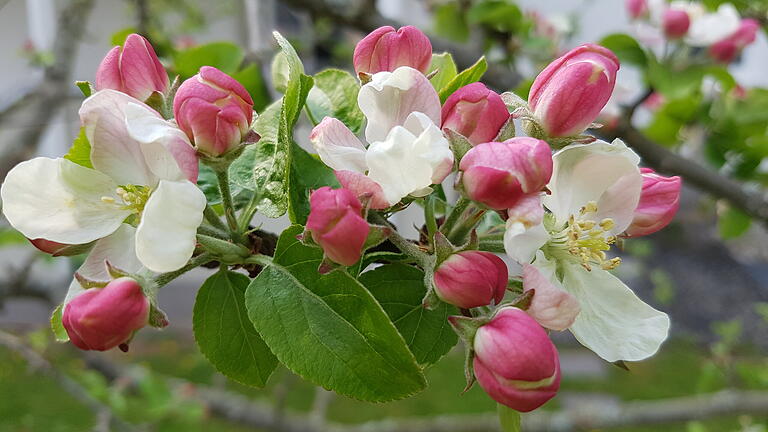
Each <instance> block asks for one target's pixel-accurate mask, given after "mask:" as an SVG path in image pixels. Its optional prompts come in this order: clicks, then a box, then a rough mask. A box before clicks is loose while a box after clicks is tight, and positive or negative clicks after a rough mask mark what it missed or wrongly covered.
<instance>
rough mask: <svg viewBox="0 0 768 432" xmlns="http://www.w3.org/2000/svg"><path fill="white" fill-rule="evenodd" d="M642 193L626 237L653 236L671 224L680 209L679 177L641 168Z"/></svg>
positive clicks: (680, 184)
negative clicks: (665, 175)
mask: <svg viewBox="0 0 768 432" xmlns="http://www.w3.org/2000/svg"><path fill="white" fill-rule="evenodd" d="M640 172H641V173H642V174H643V192H642V193H641V195H640V202H639V203H638V204H637V208H636V209H635V218H634V219H633V220H632V225H630V226H629V228H627V236H628V237H639V236H645V235H648V234H653V233H655V232H656V231H658V230H660V229H662V228H664V227H665V226H667V225H669V223H670V222H672V219H673V218H674V217H675V213H677V209H678V207H680V187H681V186H682V181H681V180H680V177H678V176H674V177H664V176H661V175H658V174H656V172H654V171H653V170H652V169H650V168H641V169H640Z"/></svg>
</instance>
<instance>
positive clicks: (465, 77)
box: [440, 56, 488, 103]
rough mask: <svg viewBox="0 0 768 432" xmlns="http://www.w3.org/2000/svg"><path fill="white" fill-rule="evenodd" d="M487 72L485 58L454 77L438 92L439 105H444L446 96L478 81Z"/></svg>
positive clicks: (481, 58)
mask: <svg viewBox="0 0 768 432" xmlns="http://www.w3.org/2000/svg"><path fill="white" fill-rule="evenodd" d="M486 70H488V62H486V61H485V56H483V57H480V59H479V60H478V61H477V62H475V64H473V65H472V66H470V67H469V68H467V69H464V70H463V71H461V73H460V74H458V75H456V76H455V77H454V78H453V79H452V80H451V81H450V82H449V83H448V85H446V86H445V87H443V88H442V89H441V90H440V103H445V100H446V99H448V96H450V95H451V94H453V92H455V91H456V90H458V89H459V88H461V87H464V86H465V85H467V84H472V83H473V82H477V81H480V78H482V77H483V74H484V73H485V71H486Z"/></svg>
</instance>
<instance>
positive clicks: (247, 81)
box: [232, 63, 272, 112]
mask: <svg viewBox="0 0 768 432" xmlns="http://www.w3.org/2000/svg"><path fill="white" fill-rule="evenodd" d="M232 78H234V79H236V80H237V81H238V82H239V83H240V84H242V85H243V87H245V89H246V90H247V91H248V93H249V94H250V95H251V98H253V109H254V110H255V111H256V112H262V111H263V110H264V108H266V107H267V105H269V103H270V102H271V101H272V98H271V97H270V96H269V90H268V89H267V83H266V82H265V81H264V75H263V74H262V73H261V68H260V67H259V65H258V63H251V64H249V65H248V66H246V67H244V68H242V69H240V70H239V71H237V72H235V73H234V74H232Z"/></svg>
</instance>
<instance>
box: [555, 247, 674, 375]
mask: <svg viewBox="0 0 768 432" xmlns="http://www.w3.org/2000/svg"><path fill="white" fill-rule="evenodd" d="M561 264H562V271H563V280H562V286H563V289H565V290H566V291H568V292H570V293H571V294H573V295H574V297H576V298H577V299H578V301H579V304H580V305H581V313H579V315H578V316H577V317H576V321H575V322H574V323H573V325H572V326H571V332H573V335H574V336H576V339H578V340H579V342H581V343H582V344H583V345H584V346H586V347H587V348H589V349H591V350H592V351H594V352H595V354H597V355H599V356H600V357H602V358H603V359H605V360H607V361H609V362H615V361H619V360H627V361H638V360H643V359H645V358H648V357H650V356H652V355H653V354H655V353H656V351H658V349H659V347H660V346H661V344H662V342H664V340H665V339H666V338H667V335H668V333H669V317H668V316H667V314H665V313H663V312H659V311H657V310H656V309H654V308H652V307H651V306H649V305H648V304H646V303H644V302H643V301H642V300H640V299H639V298H638V297H637V296H636V295H635V293H634V292H632V290H631V289H629V287H627V286H626V285H625V284H624V283H623V282H622V281H621V280H619V279H618V278H617V277H616V276H614V275H612V274H611V273H609V272H607V271H605V270H601V269H598V268H593V269H592V271H591V272H589V271H587V270H585V269H584V268H582V267H581V266H580V265H579V264H577V263H569V262H566V263H561Z"/></svg>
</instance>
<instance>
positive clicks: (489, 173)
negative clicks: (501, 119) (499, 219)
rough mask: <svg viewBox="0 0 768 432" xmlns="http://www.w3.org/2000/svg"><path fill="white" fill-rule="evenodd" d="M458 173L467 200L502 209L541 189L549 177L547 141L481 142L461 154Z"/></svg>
mask: <svg viewBox="0 0 768 432" xmlns="http://www.w3.org/2000/svg"><path fill="white" fill-rule="evenodd" d="M459 171H461V184H462V188H463V190H464V193H465V194H466V196H467V197H468V198H469V199H471V200H473V201H477V202H479V203H481V204H483V205H485V206H487V207H489V208H492V209H494V210H504V209H508V208H511V207H514V206H515V204H517V202H518V201H519V200H520V199H521V198H522V197H523V196H525V195H528V194H536V193H538V192H540V191H541V190H542V189H543V188H544V186H545V185H546V184H547V182H549V179H550V177H551V175H552V153H551V150H550V148H549V145H548V144H547V143H546V142H544V141H542V140H538V139H536V138H529V137H515V138H510V139H508V140H506V141H504V142H501V143H500V142H489V143H483V144H480V145H477V146H475V147H473V148H472V149H470V150H469V151H468V152H467V154H465V155H464V157H463V158H462V159H461V163H460V164H459Z"/></svg>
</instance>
